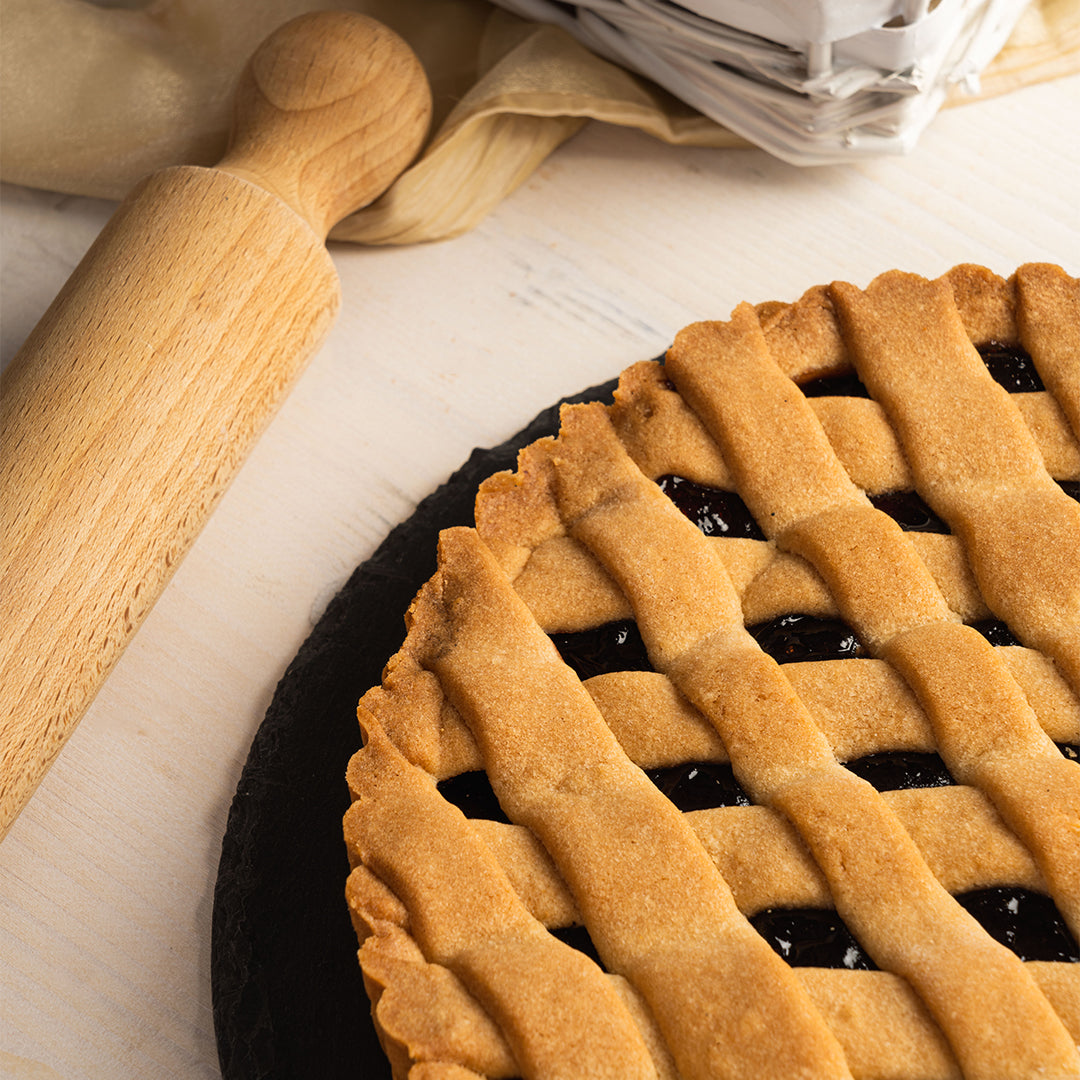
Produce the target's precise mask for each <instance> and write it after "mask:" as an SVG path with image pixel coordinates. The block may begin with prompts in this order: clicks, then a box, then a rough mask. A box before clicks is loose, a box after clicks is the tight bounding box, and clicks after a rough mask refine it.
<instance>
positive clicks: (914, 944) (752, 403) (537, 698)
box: [345, 265, 1080, 1080]
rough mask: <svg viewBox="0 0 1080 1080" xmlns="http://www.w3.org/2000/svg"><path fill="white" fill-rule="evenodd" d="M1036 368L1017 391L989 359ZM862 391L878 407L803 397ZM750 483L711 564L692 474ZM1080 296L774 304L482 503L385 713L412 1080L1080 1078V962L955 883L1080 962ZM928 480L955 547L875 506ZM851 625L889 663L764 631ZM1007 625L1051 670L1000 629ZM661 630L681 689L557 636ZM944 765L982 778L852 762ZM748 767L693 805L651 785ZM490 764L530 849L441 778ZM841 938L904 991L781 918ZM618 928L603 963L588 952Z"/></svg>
mask: <svg viewBox="0 0 1080 1080" xmlns="http://www.w3.org/2000/svg"><path fill="white" fill-rule="evenodd" d="M990 340H994V341H1000V342H1005V343H1014V344H1020V345H1022V346H1023V347H1024V348H1025V349H1026V350H1027V351H1028V352H1029V353H1030V354H1031V357H1032V359H1033V362H1034V364H1035V366H1036V368H1037V370H1038V373H1039V375H1040V377H1041V379H1042V382H1043V384H1044V385H1045V389H1044V390H1042V391H1038V392H1034V393H1027V394H1008V393H1006V392H1005V391H1004V390H1003V389H1002V388H1001V387H999V386H998V385H997V384H996V383H995V382H994V381H993V379H992V378H991V377H990V375H989V373H988V372H987V370H986V366H985V364H984V363H983V361H982V359H981V358H980V356H979V354H978V353H977V352H976V351H975V349H974V347H973V343H976V344H978V343H981V342H984V341H990ZM852 369H853V370H854V371H855V373H857V375H858V377H859V378H860V379H861V381H862V382H863V384H864V385H865V386H866V388H867V390H868V391H869V394H870V396H869V397H868V398H854V397H822V398H807V397H806V396H804V395H803V393H802V392H801V390H800V389H799V384H801V383H805V382H806V381H807V380H810V379H813V378H815V377H817V376H819V375H828V374H833V373H836V372H841V371H846V370H852ZM667 474H676V475H679V476H683V477H687V478H688V479H691V480H693V481H695V482H698V483H701V484H706V485H709V486H711V487H715V488H719V489H727V490H735V491H737V492H738V494H739V495H740V496H741V497H742V499H743V501H744V502H745V503H746V505H747V507H748V508H749V510H750V512H751V514H752V515H753V517H754V519H755V521H756V522H757V523H758V525H759V526H760V528H761V531H762V533H763V534H764V537H765V539H764V540H754V539H735V538H726V537H723V536H706V535H705V534H704V533H703V532H702V531H701V530H700V529H698V528H697V526H696V525H695V524H694V523H693V522H691V521H689V520H688V519H687V518H686V517H685V516H684V515H683V514H682V513H681V512H680V511H679V510H678V508H677V507H676V506H675V505H674V504H673V503H672V501H671V499H669V498H668V496H667V495H665V494H664V492H663V491H662V490H661V488H660V487H659V486H658V485H657V483H656V482H655V481H656V480H657V478H658V477H660V476H663V475H667ZM1077 479H1080V282H1077V281H1076V280H1074V279H1072V278H1070V277H1068V276H1067V275H1066V274H1065V273H1064V272H1063V271H1061V270H1060V269H1059V268H1056V267H1050V266H1045V265H1031V266H1025V267H1021V268H1020V269H1019V270H1018V271H1017V273H1016V274H1015V275H1014V276H1013V277H1012V278H1010V279H1009V280H1007V281H1006V280H1003V279H1000V278H997V277H995V276H994V275H992V274H990V273H989V272H987V271H985V270H982V269H980V268H977V267H959V268H957V269H955V270H954V271H952V272H950V274H948V275H945V276H944V277H943V278H941V279H938V280H936V281H928V280H925V279H922V278H918V277H916V276H914V275H908V274H901V273H898V272H890V273H888V274H885V275H882V276H881V277H879V278H878V279H876V280H875V281H874V282H872V283H871V284H870V286H869V287H868V288H867V289H866V290H860V289H856V288H854V287H852V286H849V285H846V284H840V283H838V284H834V285H832V286H829V287H827V288H818V289H813V290H811V291H810V292H808V293H807V294H806V295H805V296H804V297H803V298H802V299H801V300H799V301H798V302H796V303H794V304H779V303H778V304H765V305H760V306H758V307H757V308H753V307H750V306H749V305H741V306H740V307H739V308H737V309H736V310H735V312H734V313H733V314H732V316H731V318H730V319H729V320H728V321H726V322H713V323H699V324H695V325H693V326H691V327H688V328H687V329H686V330H684V331H682V332H681V333H680V334H679V335H678V337H677V338H676V341H675V343H674V345H673V346H672V348H671V349H670V350H669V352H668V354H667V357H666V358H665V361H664V363H663V365H660V364H657V363H647V364H639V365H635V366H634V367H632V368H630V369H628V371H627V372H625V373H624V374H623V376H622V378H621V380H620V385H619V389H618V390H617V392H616V394H615V399H614V402H613V404H611V405H608V406H605V405H602V404H600V403H593V404H588V405H581V406H571V407H568V408H566V409H564V411H563V415H562V427H561V430H560V432H559V435H558V437H557V438H553V439H545V440H541V441H540V442H538V443H535V444H533V445H532V446H530V447H528V448H527V449H526V450H524V451H523V452H522V454H521V455H520V457H519V462H518V469H517V471H516V472H515V473H513V474H509V473H508V474H500V475H497V476H495V477H493V478H491V479H490V480H488V481H487V482H485V484H484V485H483V486H482V487H481V489H480V492H479V494H478V499H477V506H476V529H475V530H472V529H453V530H448V531H447V532H446V533H444V534H443V536H442V538H441V541H440V551H439V570H438V572H437V573H436V575H435V576H434V577H433V578H432V580H431V581H430V582H428V583H427V585H426V586H425V587H424V588H423V589H422V590H421V592H420V594H419V595H418V597H417V599H416V601H415V602H414V604H413V606H412V608H411V609H410V612H409V614H408V618H407V622H408V626H409V632H408V636H407V638H406V641H405V644H404V646H403V648H402V650H401V651H400V652H399V653H398V654H397V655H396V656H395V657H394V658H392V659H391V661H390V663H389V664H388V666H387V668H386V671H385V674H384V678H383V681H382V684H381V686H379V687H376V688H373V689H372V690H371V691H369V692H368V693H367V694H366V695H365V696H364V698H363V699H362V701H361V703H360V708H359V716H360V721H361V726H362V728H363V730H364V733H365V746H364V749H363V750H361V751H360V752H359V753H357V754H356V755H355V757H354V758H353V760H352V762H351V763H350V765H349V771H348V779H349V785H350V790H351V792H352V797H353V800H354V802H353V805H352V807H351V809H350V811H349V813H348V814H347V816H346V819H345V834H346V840H347V845H348V850H349V854H350V860H351V863H352V866H353V870H352V873H351V875H350V877H349V881H348V886H347V896H348V901H349V904H350V909H351V912H352V915H353V920H354V924H355V926H356V928H357V932H358V935H359V938H360V941H361V950H360V962H361V966H362V969H363V972H364V977H365V982H366V985H367V988H368V992H369V995H370V996H371V999H372V1003H373V1010H374V1016H375V1020H376V1026H377V1029H378V1030H379V1033H380V1037H381V1039H382V1041H383V1045H384V1048H385V1049H386V1051H387V1054H388V1056H389V1058H390V1060H391V1064H392V1066H393V1069H394V1073H395V1076H396V1077H399V1078H401V1077H409V1078H411V1080H424V1078H429V1080H435V1078H438V1077H442V1078H448V1080H455V1078H460V1080H466V1078H472V1077H491V1078H498V1077H505V1078H510V1077H518V1076H520V1077H544V1078H548V1077H552V1078H554V1077H637V1076H642V1077H653V1076H659V1077H680V1076H681V1077H684V1078H686V1080H696V1078H699V1077H700V1078H704V1077H746V1078H749V1077H807V1078H811V1077H814V1078H817V1077H846V1076H855V1077H866V1078H880V1080H885V1078H893V1077H895V1078H897V1080H899V1078H901V1077H903V1078H907V1080H911V1078H914V1077H967V1078H987V1080H990V1078H994V1080H1003V1078H1006V1077H1028V1076H1060V1077H1067V1076H1073V1077H1076V1076H1080V1056H1078V1053H1077V1043H1078V1042H1080V964H1069V963H1058V962H1022V961H1021V960H1020V959H1019V957H1018V956H1017V955H1016V954H1015V953H1013V952H1012V951H1010V950H1009V949H1008V948H1006V947H1005V946H1004V945H1001V944H999V943H997V942H996V941H995V940H993V938H992V937H991V936H990V935H989V934H988V933H987V932H986V931H985V930H984V929H983V928H982V927H981V926H980V925H979V923H978V922H976V921H975V919H974V918H973V917H972V916H971V915H969V914H968V913H967V911H966V910H965V909H964V908H963V907H962V906H961V905H960V904H958V903H957V901H956V900H955V898H954V897H955V894H957V893H960V892H963V891H965V890H968V889H973V888H981V887H986V886H990V885H1020V886H1024V887H1026V888H1030V889H1032V890H1034V891H1036V892H1041V893H1045V894H1048V895H1049V896H1050V897H1052V899H1053V901H1054V902H1055V903H1056V905H1057V908H1058V910H1059V911H1060V913H1061V915H1062V917H1063V918H1064V920H1065V921H1066V923H1067V924H1068V926H1069V927H1070V929H1071V932H1072V934H1073V935H1074V936H1077V937H1080V765H1078V764H1077V763H1076V762H1073V761H1070V760H1068V759H1067V758H1066V757H1065V756H1064V755H1063V754H1062V753H1061V751H1060V750H1059V748H1058V747H1057V746H1056V745H1055V743H1069V742H1077V741H1080V504H1078V503H1077V502H1076V501H1075V500H1074V499H1072V498H1070V496H1069V495H1068V494H1066V493H1065V492H1064V491H1063V490H1062V487H1061V486H1060V485H1059V483H1057V481H1075V480H1077ZM905 489H908V490H915V491H917V492H918V494H919V495H920V496H921V497H922V498H923V499H924V500H925V501H926V503H927V504H928V505H929V506H930V507H931V508H932V509H933V511H934V512H935V513H936V514H938V515H939V516H940V517H941V518H942V520H944V521H945V522H946V523H947V525H948V527H949V530H950V531H949V532H948V534H944V535H939V534H929V533H927V534H920V533H912V532H904V531H902V530H901V528H900V526H899V525H898V524H897V523H896V522H895V521H893V520H892V519H891V518H889V517H888V516H887V515H886V514H884V513H883V512H881V511H880V510H878V509H875V507H874V506H873V504H872V503H871V501H870V499H869V497H868V496H870V495H876V494H880V493H882V492H887V491H892V490H905ZM791 612H798V613H806V614H813V615H825V616H832V617H838V618H841V619H843V620H844V621H845V622H846V623H847V624H848V625H850V626H851V627H852V628H853V630H854V631H855V633H856V634H857V635H858V637H859V639H860V640H861V641H862V643H863V645H864V647H865V649H866V651H867V653H868V655H869V657H870V658H868V659H853V660H833V661H826V662H815V663H797V664H783V665H781V664H778V663H777V662H776V661H775V660H774V659H772V658H771V657H770V656H769V655H767V654H766V653H765V652H763V651H762V649H761V648H760V647H759V645H758V643H757V642H756V641H755V639H754V638H753V637H752V636H751V634H750V633H749V632H748V631H747V629H746V627H747V626H751V625H753V624H755V623H758V622H760V621H762V620H765V619H769V618H773V617H774V616H777V615H782V614H786V613H791ZM991 615H993V616H994V617H996V618H998V619H1001V620H1003V621H1004V622H1006V623H1007V624H1008V626H1009V627H1010V628H1011V629H1012V631H1013V632H1014V633H1015V635H1016V637H1017V638H1018V639H1019V641H1020V642H1021V644H1020V645H1019V646H1009V647H1002V646H998V647H995V646H993V645H991V644H990V643H989V642H988V641H987V640H986V639H985V638H984V637H983V636H982V635H981V634H980V633H979V632H978V631H977V630H976V629H974V628H973V627H972V626H971V625H970V624H971V623H972V622H975V621H978V620H980V619H983V618H987V617H989V616H991ZM622 618H632V619H633V620H634V621H635V623H636V624H637V628H638V630H639V631H640V634H641V637H642V640H643V641H644V643H645V646H646V648H647V651H648V657H649V661H650V663H651V667H652V669H653V670H651V671H634V672H614V673H610V674H605V675H600V676H597V677H594V678H592V679H588V680H586V681H585V682H584V683H583V682H582V681H581V680H580V679H579V678H578V677H577V676H576V675H575V674H574V672H573V671H571V670H570V668H569V667H567V666H566V664H565V663H564V662H563V661H562V659H561V657H560V656H559V654H558V652H557V651H556V649H555V647H554V646H553V644H552V642H551V639H550V637H549V634H552V633H556V632H570V631H577V630H583V629H587V628H591V627H595V626H599V625H601V624H604V623H606V622H608V621H611V620H613V619H622ZM912 749H914V750H928V751H936V752H937V753H938V754H940V756H941V758H942V759H943V761H944V762H945V764H946V766H947V767H948V769H949V771H950V773H951V774H952V775H953V777H954V778H955V780H956V784H955V785H953V786H949V787H941V788H927V789H917V790H905V791H886V792H879V791H877V790H875V789H874V788H873V787H871V786H870V785H869V784H868V783H866V782H865V781H864V780H861V779H859V778H858V777H857V776H856V775H855V774H854V773H853V772H851V771H850V770H848V769H847V768H845V767H844V765H843V764H842V763H843V762H845V761H850V760H853V759H854V758H857V757H860V756H862V755H865V754H868V753H875V752H878V751H888V750H912ZM696 760H717V761H730V763H731V766H732V768H733V771H734V773H735V776H736V777H737V778H738V781H739V783H740V784H741V785H742V787H743V789H744V790H745V791H746V792H747V794H748V795H749V797H750V801H751V803H752V805H750V806H735V807H722V808H716V809H704V810H697V811H692V812H688V813H682V812H680V811H679V810H677V809H676V808H675V807H674V805H673V804H672V803H671V802H669V800H668V799H667V798H666V797H665V796H664V795H662V794H661V793H660V792H659V791H658V790H657V788H656V787H655V786H654V785H653V784H652V783H651V781H650V780H649V779H648V778H647V776H646V775H645V773H644V772H643V771H642V770H643V769H645V768H655V767H658V766H665V765H672V764H678V763H680V762H685V761H696ZM475 769H484V770H485V771H486V772H487V775H488V777H489V779H490V782H491V786H492V789H493V790H494V792H495V794H496V795H497V796H498V799H499V802H500V805H501V806H502V808H503V810H504V811H505V813H506V815H507V818H508V819H509V823H506V822H496V821H485V820H469V819H467V818H465V817H464V815H463V814H462V813H461V811H459V810H458V809H457V808H456V807H454V806H452V805H450V803H448V802H447V801H446V800H445V799H444V798H443V796H442V795H441V794H440V792H439V789H438V786H437V781H441V780H445V779H447V778H449V777H452V776H455V775H457V774H460V773H463V772H466V771H469V770H475ZM784 907H827V908H833V909H835V910H836V911H837V912H838V913H839V915H840V916H841V917H842V919H843V921H844V922H845V923H846V925H847V926H848V927H849V928H850V929H851V931H852V933H853V934H854V935H855V937H856V938H857V940H858V942H859V944H860V945H861V946H862V947H863V949H865V951H866V952H867V953H868V954H869V955H870V956H871V957H872V959H873V961H874V963H875V964H876V966H877V969H878V970H873V971H861V970H860V971H851V970H844V969H819V968H793V967H790V966H789V965H788V964H787V963H786V962H785V961H784V960H782V959H781V958H780V957H779V956H778V955H777V954H776V953H775V952H774V951H773V950H772V948H771V947H770V946H769V945H768V944H767V943H766V942H765V940H764V938H762V937H761V936H760V935H758V933H757V932H756V931H755V930H754V929H753V927H752V926H751V924H750V922H749V921H748V918H747V917H748V916H751V915H753V914H754V913H755V912H758V911H761V910H763V909H767V908H784ZM579 924H580V925H584V926H585V927H586V928H587V930H588V933H589V935H590V937H591V939H592V941H593V943H594V944H595V947H596V950H597V952H598V954H599V956H600V957H601V958H602V962H603V967H601V966H599V965H598V964H596V963H594V962H593V961H592V960H590V959H588V958H587V957H586V956H584V955H583V954H582V953H580V952H578V951H577V950H575V949H573V948H571V947H570V946H568V945H566V944H564V943H563V941H561V940H560V939H559V938H557V937H555V936H554V935H553V934H551V933H550V932H549V929H550V928H559V927H565V926H571V925H579Z"/></svg>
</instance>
